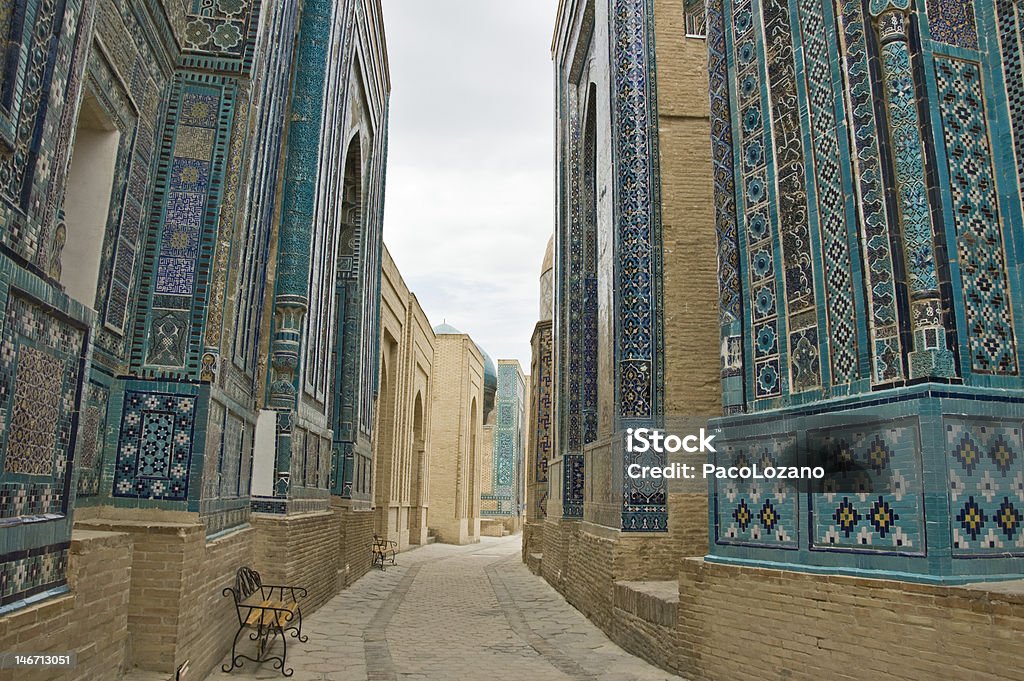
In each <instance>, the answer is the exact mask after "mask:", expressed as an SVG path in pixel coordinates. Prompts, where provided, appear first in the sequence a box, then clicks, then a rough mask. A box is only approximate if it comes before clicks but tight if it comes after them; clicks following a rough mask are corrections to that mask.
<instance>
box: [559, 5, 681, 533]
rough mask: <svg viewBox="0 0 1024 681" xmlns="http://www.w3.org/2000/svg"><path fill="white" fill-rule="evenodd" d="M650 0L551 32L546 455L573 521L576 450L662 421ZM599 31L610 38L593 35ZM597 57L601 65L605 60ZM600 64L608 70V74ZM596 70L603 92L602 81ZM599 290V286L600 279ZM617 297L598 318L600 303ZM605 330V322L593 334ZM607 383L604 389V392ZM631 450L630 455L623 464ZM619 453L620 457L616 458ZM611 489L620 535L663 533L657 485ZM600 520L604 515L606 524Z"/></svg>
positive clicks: (641, 458)
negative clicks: (601, 411)
mask: <svg viewBox="0 0 1024 681" xmlns="http://www.w3.org/2000/svg"><path fill="white" fill-rule="evenodd" d="M653 7H654V6H653V2H651V0H613V1H612V2H610V3H608V6H607V7H602V8H601V9H600V10H599V11H598V10H595V8H594V6H593V5H592V4H587V5H582V4H581V5H579V6H575V7H574V9H573V10H572V11H570V12H566V13H565V14H564V16H561V17H560V22H561V23H560V25H559V28H558V32H559V35H558V36H556V43H557V44H556V52H557V53H556V55H555V60H556V67H557V70H558V72H557V85H558V97H557V102H556V108H557V125H558V130H559V134H558V136H557V139H558V148H557V154H558V165H559V173H560V175H559V178H558V180H557V188H558V210H557V224H556V228H555V269H554V272H555V275H554V281H555V283H554V296H555V305H554V307H555V311H556V312H555V317H554V320H553V327H554V330H553V336H554V366H555V367H556V369H555V371H554V375H553V378H554V391H553V392H554V405H555V407H554V412H555V415H556V416H555V421H556V423H557V427H556V428H555V429H554V430H555V433H556V436H555V437H556V441H555V442H554V443H553V444H554V456H555V457H557V459H558V461H559V462H560V465H559V466H557V469H558V470H559V471H561V478H562V480H561V485H562V490H561V493H560V498H561V499H562V517H563V518H566V519H570V520H572V519H581V518H583V516H584V497H585V495H586V492H585V490H586V486H587V473H586V465H587V464H586V457H585V453H584V452H585V449H586V447H587V446H589V445H591V444H592V443H595V442H597V441H598V440H601V439H607V438H608V437H611V436H612V434H613V433H621V432H624V431H625V429H626V428H629V427H639V426H651V425H655V424H658V423H660V422H661V421H662V419H663V416H664V382H665V381H664V374H665V369H664V357H663V355H664V339H663V323H662V317H661V310H662V309H663V305H662V290H661V287H662V282H661V267H662V252H661V196H660V192H661V182H660V160H659V147H658V123H657V86H656V83H655V72H656V69H655V52H654V18H653V17H654V9H653ZM600 36H606V38H604V39H606V40H607V45H605V46H601V45H598V43H597V41H598V40H600V39H602V38H601V37H600ZM604 59H607V63H604V61H603V60H604ZM604 69H607V70H608V72H607V73H605V72H604ZM605 78H607V81H608V83H607V85H608V88H607V90H605V89H604V88H603V87H599V86H598V84H599V83H600V84H601V85H604V79H605ZM605 121H607V122H608V128H609V129H610V144H609V146H610V149H611V163H610V166H608V167H604V165H606V164H604V163H603V161H604V157H603V156H598V149H599V146H601V144H602V143H601V142H599V140H600V139H604V137H603V134H601V135H599V133H598V130H599V129H600V128H603V126H604V124H605ZM604 173H608V174H610V178H611V180H610V184H611V185H612V187H613V191H612V192H610V195H611V197H612V199H611V206H610V209H609V211H610V213H611V216H610V218H609V219H610V225H607V226H608V227H609V231H610V232H611V233H612V234H613V235H614V236H612V237H611V240H610V242H609V247H610V248H611V253H612V254H611V256H610V261H607V262H606V263H600V262H599V261H600V260H601V257H600V256H599V253H600V247H599V241H600V240H601V239H602V238H603V237H602V236H601V234H602V233H605V230H604V229H603V228H602V227H599V224H598V223H599V222H600V221H601V217H600V216H599V212H603V211H599V210H598V207H597V206H598V201H599V195H602V196H603V194H602V192H603V191H604V187H603V186H602V189H599V188H598V185H597V179H596V178H597V176H598V175H599V174H604ZM602 286H606V287H608V288H607V289H605V290H602V289H601V287H602ZM603 295H607V296H608V298H609V299H614V303H613V306H612V307H613V308H614V309H613V310H610V311H609V312H608V317H607V319H604V320H602V318H601V314H602V313H601V312H600V311H599V303H598V300H599V299H600V298H601V297H602V296H603ZM604 324H607V325H608V326H609V328H607V329H602V326H603V325H604ZM602 333H604V334H606V335H607V337H608V343H609V346H610V354H611V356H612V359H611V360H610V365H611V366H610V367H609V368H608V369H609V373H610V374H611V375H610V376H609V380H608V383H611V385H608V384H607V383H606V384H604V385H602V384H601V382H600V377H599V375H598V373H599V367H598V364H597V357H598V352H599V350H598V347H599V338H600V337H601V334H602ZM606 390H607V391H608V394H607V395H605V394H604V391H606ZM601 401H607V402H608V403H609V404H612V405H613V407H612V412H613V413H612V416H611V420H612V423H611V424H608V425H606V426H599V419H598V403H599V402H601ZM630 457H632V458H630ZM626 458H629V460H626ZM663 459H664V457H663V456H660V455H653V456H652V455H649V454H648V455H644V454H631V455H628V456H627V457H625V458H623V460H622V462H621V469H622V471H625V470H626V468H627V467H628V466H629V465H630V464H632V463H640V464H642V465H657V464H663V463H664V460H663ZM615 478H616V479H617V480H621V490H617V491H616V493H615V494H616V496H617V497H618V501H617V502H616V503H617V504H618V505H619V506H620V507H621V508H620V512H619V514H618V515H619V522H618V523H616V524H617V525H618V529H621V530H623V531H626V532H665V531H667V528H668V524H667V523H668V506H667V502H668V498H667V489H666V487H665V486H664V484H663V481H660V480H659V481H645V482H641V481H637V480H633V479H630V478H628V477H626V476H625V475H622V474H616V475H615ZM607 522H611V521H610V520H609V521H607Z"/></svg>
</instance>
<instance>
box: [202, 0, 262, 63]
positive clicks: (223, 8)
mask: <svg viewBox="0 0 1024 681" xmlns="http://www.w3.org/2000/svg"><path fill="white" fill-rule="evenodd" d="M191 4H192V7H191V9H190V11H189V12H188V13H187V17H186V18H187V21H188V23H187V24H186V25H185V36H184V37H185V44H184V45H183V48H184V50H185V51H186V52H187V53H192V54H195V55H200V56H204V57H205V56H212V57H217V58H218V59H216V60H202V59H197V60H195V61H197V62H199V63H200V64H203V65H204V66H207V67H208V68H221V69H225V70H230V69H231V68H232V67H234V68H235V69H237V68H239V61H240V60H242V59H246V61H248V60H249V59H251V56H252V51H253V47H254V45H253V42H254V38H255V34H256V28H257V23H258V22H259V16H260V2H259V0H192V3H191Z"/></svg>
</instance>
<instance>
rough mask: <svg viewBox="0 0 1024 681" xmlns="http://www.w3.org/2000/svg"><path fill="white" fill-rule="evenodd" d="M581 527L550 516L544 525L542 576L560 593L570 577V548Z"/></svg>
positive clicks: (574, 522)
mask: <svg viewBox="0 0 1024 681" xmlns="http://www.w3.org/2000/svg"><path fill="white" fill-rule="evenodd" d="M579 526H580V523H579V522H578V521H572V520H562V519H560V518H552V517H550V516H549V517H548V520H547V521H546V522H545V525H544V551H543V553H544V559H543V560H542V561H541V564H540V574H541V577H543V578H544V579H545V580H546V581H547V582H548V584H550V585H551V586H553V587H555V589H557V590H558V591H562V588H563V583H564V581H565V579H567V577H568V570H567V569H566V567H567V565H566V560H567V558H568V547H569V544H570V543H571V541H572V536H573V535H574V534H575V533H576V532H577V531H578V530H579Z"/></svg>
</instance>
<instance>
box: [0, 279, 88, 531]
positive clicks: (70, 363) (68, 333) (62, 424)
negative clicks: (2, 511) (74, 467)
mask: <svg viewBox="0 0 1024 681" xmlns="http://www.w3.org/2000/svg"><path fill="white" fill-rule="evenodd" d="M84 340H85V334H84V333H83V332H82V331H81V330H80V329H78V328H76V327H74V326H71V325H70V324H68V323H66V322H65V321H63V320H62V319H60V318H58V317H57V316H55V315H53V314H52V313H51V312H50V311H49V310H48V309H47V308H44V307H42V306H40V305H37V304H35V303H33V302H30V301H29V300H28V299H27V298H24V297H22V296H21V295H20V294H18V293H16V292H14V291H12V292H11V294H10V295H9V297H8V299H7V309H6V311H5V313H4V323H3V328H2V330H0V456H2V459H3V461H2V466H0V480H2V481H3V483H4V484H3V494H4V496H5V497H6V498H7V502H8V504H19V503H30V502H31V501H33V500H34V501H36V502H42V503H41V505H38V506H37V507H36V508H37V510H39V511H40V512H59V509H60V508H61V506H62V505H63V503H64V502H65V501H66V495H67V494H68V492H69V491H70V490H69V489H67V488H66V484H67V483H66V480H65V473H66V471H67V463H68V450H69V448H70V447H71V446H72V432H73V424H74V421H75V406H76V397H77V392H78V382H79V378H80V368H79V365H80V362H81V358H82V345H83V343H84ZM9 515H16V514H15V513H10V514H9Z"/></svg>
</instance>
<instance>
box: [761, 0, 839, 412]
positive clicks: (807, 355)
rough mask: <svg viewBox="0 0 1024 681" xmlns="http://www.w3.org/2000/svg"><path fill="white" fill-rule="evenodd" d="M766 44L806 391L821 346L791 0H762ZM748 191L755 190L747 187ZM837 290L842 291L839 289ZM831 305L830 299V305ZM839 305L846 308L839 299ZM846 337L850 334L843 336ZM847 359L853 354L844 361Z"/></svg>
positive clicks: (816, 374) (798, 367)
mask: <svg viewBox="0 0 1024 681" xmlns="http://www.w3.org/2000/svg"><path fill="white" fill-rule="evenodd" d="M762 7H763V13H764V16H763V20H764V43H763V46H762V48H761V49H763V50H764V51H765V53H766V54H768V55H771V58H770V60H769V65H768V68H767V73H766V75H767V81H768V82H767V85H768V87H769V88H770V90H771V98H770V109H771V121H770V123H769V121H768V120H767V117H766V119H765V120H764V123H763V125H765V126H768V125H770V126H771V133H770V134H771V139H772V145H773V147H774V152H775V154H774V162H775V167H774V177H772V178H771V179H772V180H773V181H774V184H775V185H776V186H777V188H778V193H777V196H776V197H775V202H776V205H775V206H774V208H775V212H776V213H777V215H778V230H779V239H780V242H781V245H782V255H783V267H782V274H783V282H784V285H785V292H786V312H787V328H788V331H787V334H788V346H789V367H788V368H789V376H790V385H789V389H790V391H791V392H793V393H799V392H805V391H807V390H811V389H813V388H816V387H819V386H820V385H821V366H820V364H821V363H820V359H819V350H818V340H819V337H818V328H817V303H816V300H815V291H814V274H813V272H812V267H813V264H812V262H813V258H812V255H811V236H810V231H809V228H808V223H807V217H808V216H807V188H806V186H805V180H804V172H805V165H804V150H803V144H802V142H801V127H800V106H799V104H798V101H799V100H798V97H797V83H796V71H795V66H794V62H793V43H792V40H791V34H790V20H789V3H788V2H784V1H783V0H767V1H766V2H764V3H763V5H762ZM747 191H748V192H749V191H751V188H750V187H748V188H747ZM837 295H839V296H841V295H843V292H842V291H840V292H838V293H837ZM832 305H833V304H832V303H830V307H831V306H832ZM835 306H836V309H838V310H840V312H842V310H843V308H844V307H845V306H844V304H843V303H842V302H841V301H839V302H837V303H836V304H835ZM843 340H845V341H846V342H848V341H849V338H845V339H843ZM845 363H849V359H847V360H845Z"/></svg>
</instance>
